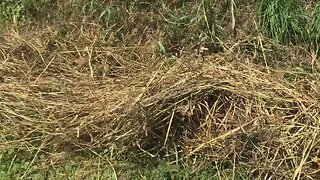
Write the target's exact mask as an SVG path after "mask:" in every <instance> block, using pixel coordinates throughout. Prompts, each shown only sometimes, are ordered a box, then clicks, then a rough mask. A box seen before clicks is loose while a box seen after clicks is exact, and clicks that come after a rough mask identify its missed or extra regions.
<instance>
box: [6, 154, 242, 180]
mask: <svg viewBox="0 0 320 180" xmlns="http://www.w3.org/2000/svg"><path fill="white" fill-rule="evenodd" d="M30 157H31V158H30ZM66 159H68V158H64V159H60V160H61V161H57V160H56V159H55V158H53V157H52V156H46V155H41V156H39V157H38V158H37V159H36V160H34V161H32V156H31V155H30V156H28V154H25V153H18V152H14V151H12V152H10V153H6V154H5V156H2V158H1V159H0V162H1V165H0V179H18V178H21V177H23V178H27V179H39V180H40V179H88V178H89V179H128V178H132V179H163V180H170V179H212V180H216V179H217V180H218V179H225V178H230V179H232V178H233V179H248V175H247V172H246V168H245V167H244V166H241V165H237V166H234V167H233V168H225V167H223V165H221V167H219V166H217V165H213V164H212V162H204V161H203V162H201V161H199V162H198V161H194V162H193V163H191V161H188V162H187V161H182V160H178V162H176V161H171V160H169V159H168V158H167V157H163V158H151V157H146V156H141V155H140V156H139V157H138V155H137V154H131V155H129V156H126V157H120V156H119V157H118V158H116V157H112V156H110V154H108V153H107V154H102V155H98V156H96V155H89V156H88V155H85V156H82V155H81V154H78V155H76V156H75V157H72V158H71V159H68V160H66ZM46 161H50V163H49V164H51V165H49V166H48V162H46ZM31 162H32V163H31ZM41 164H46V165H45V166H43V165H41Z"/></svg>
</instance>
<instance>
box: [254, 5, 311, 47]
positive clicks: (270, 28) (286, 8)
mask: <svg viewBox="0 0 320 180" xmlns="http://www.w3.org/2000/svg"><path fill="white" fill-rule="evenodd" d="M302 5H303V4H302V2H301V0H261V1H260V4H259V7H258V18H259V24H260V28H261V31H262V32H264V33H265V34H267V35H268V36H269V37H270V38H272V39H275V40H276V41H277V42H279V43H284V44H288V43H293V44H297V43H300V42H303V41H304V40H305V37H306V36H305V35H306V32H305V28H304V27H305V26H306V23H307V17H306V15H305V14H304V12H303V10H302V7H303V6H302Z"/></svg>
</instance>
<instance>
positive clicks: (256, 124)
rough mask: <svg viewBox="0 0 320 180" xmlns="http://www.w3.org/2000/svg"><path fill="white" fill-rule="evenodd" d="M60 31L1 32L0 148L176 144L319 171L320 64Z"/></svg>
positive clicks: (277, 167)
mask: <svg viewBox="0 0 320 180" xmlns="http://www.w3.org/2000/svg"><path fill="white" fill-rule="evenodd" d="M92 26H94V25H92ZM54 28H55V27H47V28H45V29H44V31H41V32H38V31H37V32H33V33H30V32H26V33H21V32H18V31H15V32H13V31H9V30H8V31H7V32H8V33H7V34H4V35H3V36H2V40H1V41H2V43H1V44H2V45H1V52H2V53H1V54H2V56H3V58H2V60H1V64H0V69H1V76H2V79H3V82H1V83H0V119H1V120H0V122H1V123H0V132H1V134H0V150H1V153H4V152H7V151H10V150H11V149H15V150H17V151H27V152H29V153H31V154H33V155H34V157H33V158H34V159H35V157H37V156H38V155H39V154H45V155H49V156H48V158H49V159H50V157H53V156H54V155H55V154H61V153H62V154H65V153H77V152H90V151H92V152H97V153H99V152H103V151H109V150H115V151H116V152H117V153H118V154H121V153H127V152H128V151H134V152H144V153H147V154H149V155H151V156H157V155H163V152H164V151H165V149H167V148H172V147H173V146H174V145H177V146H178V151H179V157H180V158H182V159H185V160H186V161H189V160H190V161H191V160H194V159H196V157H199V156H200V157H202V158H203V159H208V160H209V161H211V162H215V163H219V166H223V167H229V166H230V167H232V166H236V165H239V164H240V163H242V165H244V166H246V167H248V173H249V174H250V175H251V177H252V178H254V177H262V178H267V177H274V178H279V177H283V178H294V179H295V178H298V177H300V178H306V177H313V178H314V179H317V177H319V160H318V159H319V157H320V155H319V148H320V142H319V139H320V138H319V126H320V124H319V122H320V114H319V111H320V93H319V91H320V83H319V82H320V74H319V68H317V67H318V66H316V64H315V67H314V70H313V72H299V71H293V70H292V69H291V70H290V69H289V70H276V69H272V68H268V70H267V69H266V68H265V67H263V66H260V65H255V64H253V63H252V62H253V61H255V60H253V58H254V57H253V56H248V55H245V54H243V53H241V52H228V53H218V54H215V55H210V56H206V57H204V58H201V57H197V56H185V57H180V58H176V59H174V60H173V62H169V61H168V60H167V59H164V58H163V59H161V58H157V59H153V60H152V61H151V60H150V61H149V62H148V59H147V58H150V59H151V57H152V54H151V53H150V52H149V51H144V49H148V47H151V46H152V45H153V44H152V43H150V42H148V43H147V44H139V46H137V47H123V48H118V47H110V46H105V45H104V44H103V43H102V42H103V41H102V39H103V37H101V36H100V35H99V32H98V31H99V28H97V27H96V28H92V29H95V31H92V30H91V31H82V32H80V34H76V33H70V36H69V37H68V38H69V40H70V41H68V40H62V39H61V38H59V36H58V35H57V34H56V32H57V30H56V29H54ZM56 28H57V27H56ZM76 32H78V31H76ZM73 35H74V36H73ZM76 36H77V38H76ZM49 48H50V50H49ZM137 52H138V53H137ZM134 57H136V58H134ZM141 57H144V58H141ZM250 58H252V59H250ZM268 72H269V73H268ZM288 77H289V78H288ZM60 159H61V158H60ZM62 159H63V158H62ZM52 162H55V160H53V159H52V158H51V163H52ZM48 163H49V161H48Z"/></svg>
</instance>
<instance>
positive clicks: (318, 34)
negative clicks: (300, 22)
mask: <svg viewBox="0 0 320 180" xmlns="http://www.w3.org/2000/svg"><path fill="white" fill-rule="evenodd" d="M310 25H311V28H310V32H309V33H310V37H311V43H312V45H311V46H312V47H313V48H314V50H315V52H316V53H317V54H318V56H320V4H318V5H317V6H316V7H315V9H314V13H313V17H312V21H311V23H310Z"/></svg>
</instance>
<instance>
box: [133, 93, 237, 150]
mask: <svg viewBox="0 0 320 180" xmlns="http://www.w3.org/2000/svg"><path fill="white" fill-rule="evenodd" d="M228 96H231V93H229V92H227V91H225V90H213V91H210V90H209V91H207V92H203V94H200V95H197V96H195V97H191V95H190V94H186V95H185V96H181V97H180V100H179V99H171V100H170V99H169V100H162V101H159V102H158V103H157V104H153V105H152V106H151V107H147V108H146V109H143V111H142V112H143V113H144V118H145V119H148V120H149V121H146V122H144V124H145V134H143V135H141V136H143V137H139V139H140V142H139V143H140V145H141V147H142V148H143V149H144V150H147V151H149V152H152V153H157V152H158V151H159V150H161V149H162V148H163V145H164V142H165V138H166V134H167V131H168V126H169V123H170V120H171V118H172V123H171V127H170V133H169V136H168V139H167V144H166V147H167V148H168V147H169V149H170V147H173V145H174V144H176V145H178V147H180V148H183V146H184V143H185V141H186V140H187V139H194V138H197V134H198V132H199V130H200V129H199V128H200V126H201V125H202V124H203V122H204V121H205V118H206V116H207V115H208V109H211V108H212V107H213V106H214V105H215V106H219V107H221V108H220V110H218V112H216V113H219V114H225V113H226V112H227V108H228V107H229V105H228V102H226V101H228ZM179 150H180V149H179ZM161 153H164V152H163V151H162V152H161ZM161 153H160V155H163V154H161Z"/></svg>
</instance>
